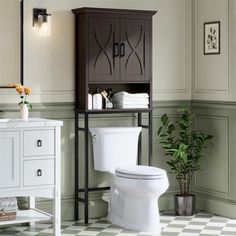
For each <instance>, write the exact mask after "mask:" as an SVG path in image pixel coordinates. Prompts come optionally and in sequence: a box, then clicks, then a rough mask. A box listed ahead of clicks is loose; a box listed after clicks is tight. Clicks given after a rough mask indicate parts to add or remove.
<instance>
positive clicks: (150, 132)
mask: <svg viewBox="0 0 236 236" xmlns="http://www.w3.org/2000/svg"><path fill="white" fill-rule="evenodd" d="M148 118H149V119H148V126H149V128H148V131H149V132H148V134H149V155H148V165H149V166H151V165H152V164H153V159H152V111H150V112H149V114H148Z"/></svg>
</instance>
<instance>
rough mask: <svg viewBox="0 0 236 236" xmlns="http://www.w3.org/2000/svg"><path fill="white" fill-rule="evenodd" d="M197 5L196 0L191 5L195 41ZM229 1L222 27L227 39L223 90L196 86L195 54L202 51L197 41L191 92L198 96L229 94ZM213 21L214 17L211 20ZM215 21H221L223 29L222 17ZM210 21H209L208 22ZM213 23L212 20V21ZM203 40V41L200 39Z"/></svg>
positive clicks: (195, 58) (197, 22) (196, 62)
mask: <svg viewBox="0 0 236 236" xmlns="http://www.w3.org/2000/svg"><path fill="white" fill-rule="evenodd" d="M197 4H198V1H197V0H194V4H193V9H194V14H193V16H194V29H195V30H194V33H193V34H194V37H195V38H196V39H197V38H198V24H199V18H198V15H199V13H198V10H197V9H198V8H197ZM229 5H230V3H229V0H227V11H228V18H227V21H226V23H225V25H224V28H225V27H227V39H226V42H227V46H226V52H225V54H226V55H225V57H226V60H227V62H226V63H225V65H224V69H225V78H226V80H225V83H226V84H225V87H226V88H225V89H204V88H199V85H198V78H199V75H198V70H199V69H198V60H199V59H198V53H197V52H199V51H200V52H201V51H202V50H203V48H202V47H201V48H199V47H198V41H197V40H195V42H194V44H193V45H194V48H195V51H194V55H195V56H194V60H193V67H194V73H193V92H194V93H196V94H198V93H202V94H204V93H205V94H206V93H208V94H209V93H210V94H218V93H219V94H229V92H230V91H229V84H230V71H229V63H228V62H229V12H230V11H229ZM213 19H215V17H214V18H213ZM217 19H219V20H220V21H221V27H223V25H222V17H221V16H217ZM208 21H210V20H208ZM212 21H213V20H212ZM200 24H202V28H203V23H202V22H200ZM202 40H203V39H202ZM221 41H223V40H222V35H221ZM223 46H225V45H223V43H221V54H222V51H223V49H224V48H223Z"/></svg>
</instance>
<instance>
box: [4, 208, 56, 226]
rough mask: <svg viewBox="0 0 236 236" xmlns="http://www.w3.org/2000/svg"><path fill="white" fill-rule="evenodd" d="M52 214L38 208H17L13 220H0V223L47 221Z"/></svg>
mask: <svg viewBox="0 0 236 236" xmlns="http://www.w3.org/2000/svg"><path fill="white" fill-rule="evenodd" d="M51 219H52V216H51V215H50V214H48V213H45V212H42V211H40V210H38V209H30V210H19V211H17V213H16V219H15V220H7V221H0V225H6V224H7V225H8V224H9V225H10V224H22V223H26V222H35V221H48V220H51Z"/></svg>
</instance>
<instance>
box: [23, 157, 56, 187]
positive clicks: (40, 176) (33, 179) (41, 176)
mask: <svg viewBox="0 0 236 236" xmlns="http://www.w3.org/2000/svg"><path fill="white" fill-rule="evenodd" d="M50 184H54V159H49V160H30V161H24V186H36V185H50Z"/></svg>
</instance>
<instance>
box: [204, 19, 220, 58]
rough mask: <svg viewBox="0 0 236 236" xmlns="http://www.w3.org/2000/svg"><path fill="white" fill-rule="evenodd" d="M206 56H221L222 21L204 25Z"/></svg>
mask: <svg viewBox="0 0 236 236" xmlns="http://www.w3.org/2000/svg"><path fill="white" fill-rule="evenodd" d="M204 54H205V55H209V54H220V21H214V22H205V23H204Z"/></svg>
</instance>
